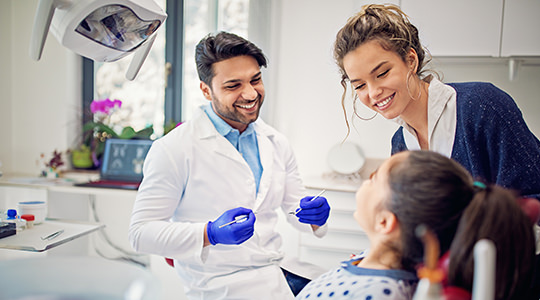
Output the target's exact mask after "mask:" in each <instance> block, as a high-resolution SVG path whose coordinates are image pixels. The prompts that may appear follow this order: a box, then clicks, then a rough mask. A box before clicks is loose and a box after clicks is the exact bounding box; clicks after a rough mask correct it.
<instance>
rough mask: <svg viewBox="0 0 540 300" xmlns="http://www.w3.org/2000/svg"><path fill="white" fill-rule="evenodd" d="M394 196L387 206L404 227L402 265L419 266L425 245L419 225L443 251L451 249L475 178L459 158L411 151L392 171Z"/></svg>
mask: <svg viewBox="0 0 540 300" xmlns="http://www.w3.org/2000/svg"><path fill="white" fill-rule="evenodd" d="M389 186H390V190H391V194H392V196H391V199H390V201H389V203H387V208H388V209H389V210H390V211H391V212H392V213H394V214H395V215H396V217H397V219H398V222H399V223H400V227H401V228H402V231H401V236H402V240H401V242H400V243H399V244H400V245H402V246H401V247H400V249H401V251H400V252H401V253H402V257H401V265H402V267H403V268H404V269H406V270H411V271H413V270H415V267H416V266H417V265H418V264H419V263H421V262H422V259H423V253H424V249H423V245H422V242H421V241H420V240H419V239H418V238H417V237H416V235H415V229H416V228H417V227H418V226H419V225H421V224H424V225H425V226H426V227H427V228H429V229H431V230H432V231H433V232H434V233H435V234H436V235H437V238H438V239H439V243H440V250H441V253H445V252H447V251H448V250H449V249H450V245H451V243H452V240H453V238H454V234H455V232H456V230H457V227H458V223H459V220H460V218H461V215H462V213H463V211H464V210H465V208H466V207H467V205H468V204H469V202H470V201H471V199H472V197H473V194H474V189H473V180H472V177H471V176H470V175H469V173H468V172H467V170H465V168H463V167H462V166H461V165H460V164H458V163H457V162H455V161H453V160H451V159H449V158H447V157H445V156H443V155H441V154H439V153H436V152H433V151H423V150H419V151H409V155H408V157H407V158H406V159H405V160H404V161H403V162H402V163H400V164H397V165H395V166H394V167H393V168H392V169H391V170H390V173H389Z"/></svg>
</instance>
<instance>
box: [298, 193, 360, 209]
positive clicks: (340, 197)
mask: <svg viewBox="0 0 540 300" xmlns="http://www.w3.org/2000/svg"><path fill="white" fill-rule="evenodd" d="M319 192H320V190H315V189H308V195H312V196H315V195H317V194H318V193H319ZM323 196H324V197H325V198H326V199H327V200H328V204H330V208H332V210H350V211H354V210H355V209H356V199H355V193H353V192H339V191H330V190H327V191H326V192H325V193H324V195H323Z"/></svg>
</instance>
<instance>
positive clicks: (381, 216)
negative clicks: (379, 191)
mask: <svg viewBox="0 0 540 300" xmlns="http://www.w3.org/2000/svg"><path fill="white" fill-rule="evenodd" d="M375 221H376V222H377V224H376V225H375V228H376V229H377V231H378V232H380V233H382V234H389V233H391V232H393V231H394V230H396V229H398V227H399V223H398V220H397V217H396V215H394V214H393V213H392V212H390V211H388V210H383V211H381V212H379V213H378V215H377V218H376V220H375Z"/></svg>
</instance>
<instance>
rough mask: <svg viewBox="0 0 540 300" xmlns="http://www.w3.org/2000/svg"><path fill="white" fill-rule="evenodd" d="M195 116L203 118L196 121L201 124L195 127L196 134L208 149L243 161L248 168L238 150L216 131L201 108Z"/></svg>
mask: <svg viewBox="0 0 540 300" xmlns="http://www.w3.org/2000/svg"><path fill="white" fill-rule="evenodd" d="M196 118H201V119H204V121H201V122H198V123H199V124H201V125H200V126H199V127H198V128H197V129H196V136H197V137H198V138H199V139H200V140H201V142H203V143H206V144H207V145H206V146H207V147H208V149H211V150H212V151H213V152H215V153H217V154H219V155H223V156H225V157H227V158H230V159H232V160H234V161H237V162H240V163H242V162H244V163H245V164H246V166H247V167H248V168H249V166H248V165H247V163H246V162H245V160H244V158H243V157H242V155H241V154H240V153H239V152H238V150H236V148H234V146H233V145H232V144H231V143H230V142H229V141H228V140H227V139H226V138H225V137H223V136H222V135H220V134H219V132H217V130H216V127H215V126H214V124H213V123H212V121H210V118H208V116H207V115H206V113H205V112H204V110H203V109H202V108H201V109H200V110H199V111H198V112H197V115H196Z"/></svg>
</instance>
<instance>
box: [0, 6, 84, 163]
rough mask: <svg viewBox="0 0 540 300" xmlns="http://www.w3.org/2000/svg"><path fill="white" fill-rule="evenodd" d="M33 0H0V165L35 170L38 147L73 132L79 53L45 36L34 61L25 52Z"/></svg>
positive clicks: (60, 145) (62, 141) (57, 143)
mask: <svg viewBox="0 0 540 300" xmlns="http://www.w3.org/2000/svg"><path fill="white" fill-rule="evenodd" d="M37 2H38V1H36V0H3V1H0V27H1V29H0V30H1V31H0V40H1V41H2V45H1V50H0V51H1V52H0V54H3V55H1V57H2V58H1V60H0V63H1V68H0V84H1V89H0V90H1V91H2V92H1V93H2V94H1V99H0V117H1V120H0V125H1V126H2V130H1V132H0V138H1V142H0V161H2V163H3V164H4V166H3V167H1V168H0V170H1V171H4V172H22V173H31V174H37V173H38V172H39V170H40V166H38V165H37V160H38V159H39V156H40V154H41V153H45V155H47V156H50V155H51V153H52V152H53V150H55V149H58V150H66V149H67V148H68V147H69V146H71V145H72V142H73V140H74V139H75V138H76V136H75V133H76V132H78V130H76V127H77V125H78V123H79V122H78V121H77V118H78V117H77V116H78V114H79V111H80V109H79V103H80V102H81V100H80V94H81V93H80V80H81V75H80V73H81V71H80V58H79V57H77V56H76V55H75V54H73V53H72V52H71V51H69V50H66V49H65V48H63V47H62V46H60V45H59V43H58V42H57V41H56V39H55V38H54V37H52V36H49V38H48V39H47V42H46V44H45V47H44V51H43V55H42V58H41V60H40V61H38V62H36V61H32V60H31V59H30V57H29V54H28V53H29V50H28V47H29V41H30V36H31V32H32V25H33V19H34V13H35V9H36V7H37Z"/></svg>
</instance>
